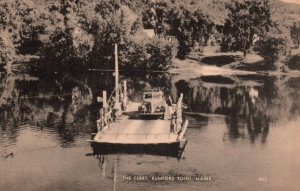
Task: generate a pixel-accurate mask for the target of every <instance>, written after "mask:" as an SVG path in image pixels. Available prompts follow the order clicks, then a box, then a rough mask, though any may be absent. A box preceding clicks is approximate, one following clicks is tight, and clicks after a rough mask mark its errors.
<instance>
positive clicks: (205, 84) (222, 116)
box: [0, 72, 300, 191]
mask: <svg viewBox="0 0 300 191" xmlns="http://www.w3.org/2000/svg"><path fill="white" fill-rule="evenodd" d="M123 78H124V79H126V80H128V86H129V95H130V99H131V100H135V101H138V100H140V97H141V92H142V90H143V89H144V88H146V87H160V88H161V89H162V90H163V91H165V93H166V94H169V95H172V98H173V99H176V98H177V95H178V94H179V93H184V95H185V100H184V102H185V103H186V104H187V106H188V108H187V109H186V117H187V118H188V119H189V121H190V125H189V128H188V131H187V135H186V136H187V139H188V144H187V146H186V148H185V151H184V154H183V156H182V158H181V159H180V160H178V159H177V158H173V157H169V156H159V155H144V154H143V153H142V152H141V154H136V155H129V154H111V155H98V156H94V155H93V151H92V148H91V147H90V145H89V144H88V143H87V142H86V140H87V139H90V138H91V136H90V134H91V132H93V131H94V130H95V120H96V119H97V112H98V110H99V108H100V107H101V105H99V104H98V103H97V102H96V97H97V96H99V95H101V92H102V90H107V91H108V92H111V91H112V88H113V87H112V86H113V85H112V84H113V79H114V78H113V76H112V75H111V74H109V73H100V72H91V73H88V74H80V75H71V74H64V75H60V74H55V75H51V76H47V77H41V76H40V77H38V76H34V75H29V74H21V73H13V74H5V73H2V74H1V82H0V170H1V174H0V190H6V191H19V190H24V191H27V190H28V191H29V190H30V191H31V190H33V191H38V190H41V191H63V190H72V191H73V190H80V191H83V190H249V191H253V190H272V191H273V190H275V191H276V190H289V191H299V189H300V181H299V177H300V154H299V147H300V138H299V137H300V125H299V124H300V99H299V97H300V83H299V82H300V78H296V77H266V76H254V75H253V76H202V77H199V78H196V79H185V80H184V79H182V78H181V76H169V75H163V74H155V75H151V74H145V75H144V74H143V75H141V76H135V77H133V75H127V76H126V75H124V76H123ZM137 176H144V177H145V176H146V177H147V178H148V180H133V179H134V178H137ZM159 177H165V178H169V179H172V178H174V180H168V181H162V180H157V179H158V178H159ZM177 177H181V180H176V179H177ZM196 177H198V178H200V177H202V178H205V177H206V178H207V177H210V178H211V180H209V181H199V180H195V179H196ZM152 178H153V179H154V180H152ZM190 178H191V179H192V180H190ZM129 179H132V180H129ZM149 179H150V180H149Z"/></svg>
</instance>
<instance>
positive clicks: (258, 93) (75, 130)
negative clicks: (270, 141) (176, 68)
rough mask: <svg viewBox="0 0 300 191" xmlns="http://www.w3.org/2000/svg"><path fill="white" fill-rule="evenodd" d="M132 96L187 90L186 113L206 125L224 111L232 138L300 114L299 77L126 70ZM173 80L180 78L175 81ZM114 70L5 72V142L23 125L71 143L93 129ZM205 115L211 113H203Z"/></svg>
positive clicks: (1, 115) (261, 132)
mask: <svg viewBox="0 0 300 191" xmlns="http://www.w3.org/2000/svg"><path fill="white" fill-rule="evenodd" d="M121 78H122V79H125V80H127V82H128V91H129V92H128V94H129V97H130V99H131V100H133V101H140V100H141V95H142V91H143V90H144V89H146V88H159V89H161V90H163V91H164V92H165V93H166V94H167V95H170V94H171V95H172V98H173V99H174V100H175V99H177V96H178V94H179V93H184V95H185V97H184V99H185V100H184V102H185V103H186V104H187V106H188V112H189V115H188V117H189V118H190V121H191V122H192V123H191V124H192V125H191V126H193V124H194V125H195V124H201V125H200V126H205V125H207V124H208V122H209V114H218V115H224V116H226V118H225V123H226V124H227V127H228V132H226V133H225V134H226V136H228V138H229V140H231V141H235V140H236V139H249V140H250V141H251V142H252V143H254V142H255V141H256V140H257V139H258V138H259V139H260V141H261V142H262V143H265V142H266V141H267V137H268V133H269V131H270V123H271V122H272V123H274V122H277V121H282V119H292V118H293V117H295V116H298V115H299V114H300V109H299V108H300V101H299V100H298V99H297V97H298V96H299V94H300V92H299V81H300V78H295V77H286V76H285V77H284V76H283V77H265V76H259V75H252V76H251V75H249V76H202V77H199V78H197V79H191V80H189V81H185V80H178V78H176V77H175V78H174V77H173V76H171V75H168V74H165V73H155V74H153V73H152V74H134V75H133V74H130V73H129V74H128V73H127V74H123V75H122V77H121ZM174 79H176V80H175V81H174ZM113 80H114V76H113V75H112V73H97V72H91V73H90V74H89V75H87V74H76V75H72V74H53V75H50V76H47V77H42V76H39V77H32V76H30V75H28V74H23V75H22V74H13V73H10V74H6V75H5V74H2V75H1V83H0V127H1V134H2V136H1V140H0V141H1V143H2V144H3V143H4V142H5V143H7V142H12V143H13V142H15V141H16V137H17V136H18V129H19V126H21V125H24V124H30V125H32V126H36V127H38V128H40V130H44V131H47V130H48V131H52V130H51V129H56V131H57V132H58V134H59V136H60V138H61V141H62V142H61V145H62V146H68V144H72V143H73V142H74V139H75V137H76V136H78V135H79V134H80V133H81V132H82V133H88V132H92V131H95V129H96V125H95V121H96V119H97V116H98V111H99V108H100V107H101V105H100V103H97V102H96V97H97V96H99V95H101V94H102V93H101V92H102V91H103V90H106V91H108V93H109V94H110V93H111V92H112V91H113V86H112V85H111V84H112V82H113ZM203 114H207V115H203Z"/></svg>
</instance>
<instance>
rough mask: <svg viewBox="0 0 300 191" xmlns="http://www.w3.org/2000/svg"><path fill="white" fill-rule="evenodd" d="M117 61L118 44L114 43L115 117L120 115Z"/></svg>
mask: <svg viewBox="0 0 300 191" xmlns="http://www.w3.org/2000/svg"><path fill="white" fill-rule="evenodd" d="M119 93H120V92H119V63H118V45H117V43H115V96H116V97H115V103H114V112H115V115H116V117H120V116H121V104H120V97H119Z"/></svg>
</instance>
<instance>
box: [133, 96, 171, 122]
mask: <svg viewBox="0 0 300 191" xmlns="http://www.w3.org/2000/svg"><path fill="white" fill-rule="evenodd" d="M166 106H167V104H166V101H165V98H164V94H163V92H162V91H160V90H158V91H155V90H153V91H145V92H144V93H143V101H142V104H141V105H140V106H139V108H138V111H139V115H140V116H141V117H143V116H157V117H164V114H165V111H166Z"/></svg>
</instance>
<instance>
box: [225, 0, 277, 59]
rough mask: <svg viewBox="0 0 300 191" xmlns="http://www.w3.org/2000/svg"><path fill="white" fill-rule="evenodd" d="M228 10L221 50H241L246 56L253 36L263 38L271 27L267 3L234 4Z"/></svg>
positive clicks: (252, 0)
mask: <svg viewBox="0 0 300 191" xmlns="http://www.w3.org/2000/svg"><path fill="white" fill-rule="evenodd" d="M228 9H229V10H230V13H229V15H228V19H227V20H226V23H225V25H224V29H223V32H224V38H223V43H222V45H221V46H222V50H234V51H237V50H241V51H243V52H244V56H246V54H247V50H249V49H250V47H251V45H253V41H254V37H255V35H258V36H261V37H262V36H264V35H265V34H266V33H267V32H268V31H269V29H270V27H271V26H272V21H271V15H270V8H269V4H268V1H264V2H261V1H254V0H246V1H245V2H244V3H240V2H235V3H234V4H233V5H229V6H228Z"/></svg>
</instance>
